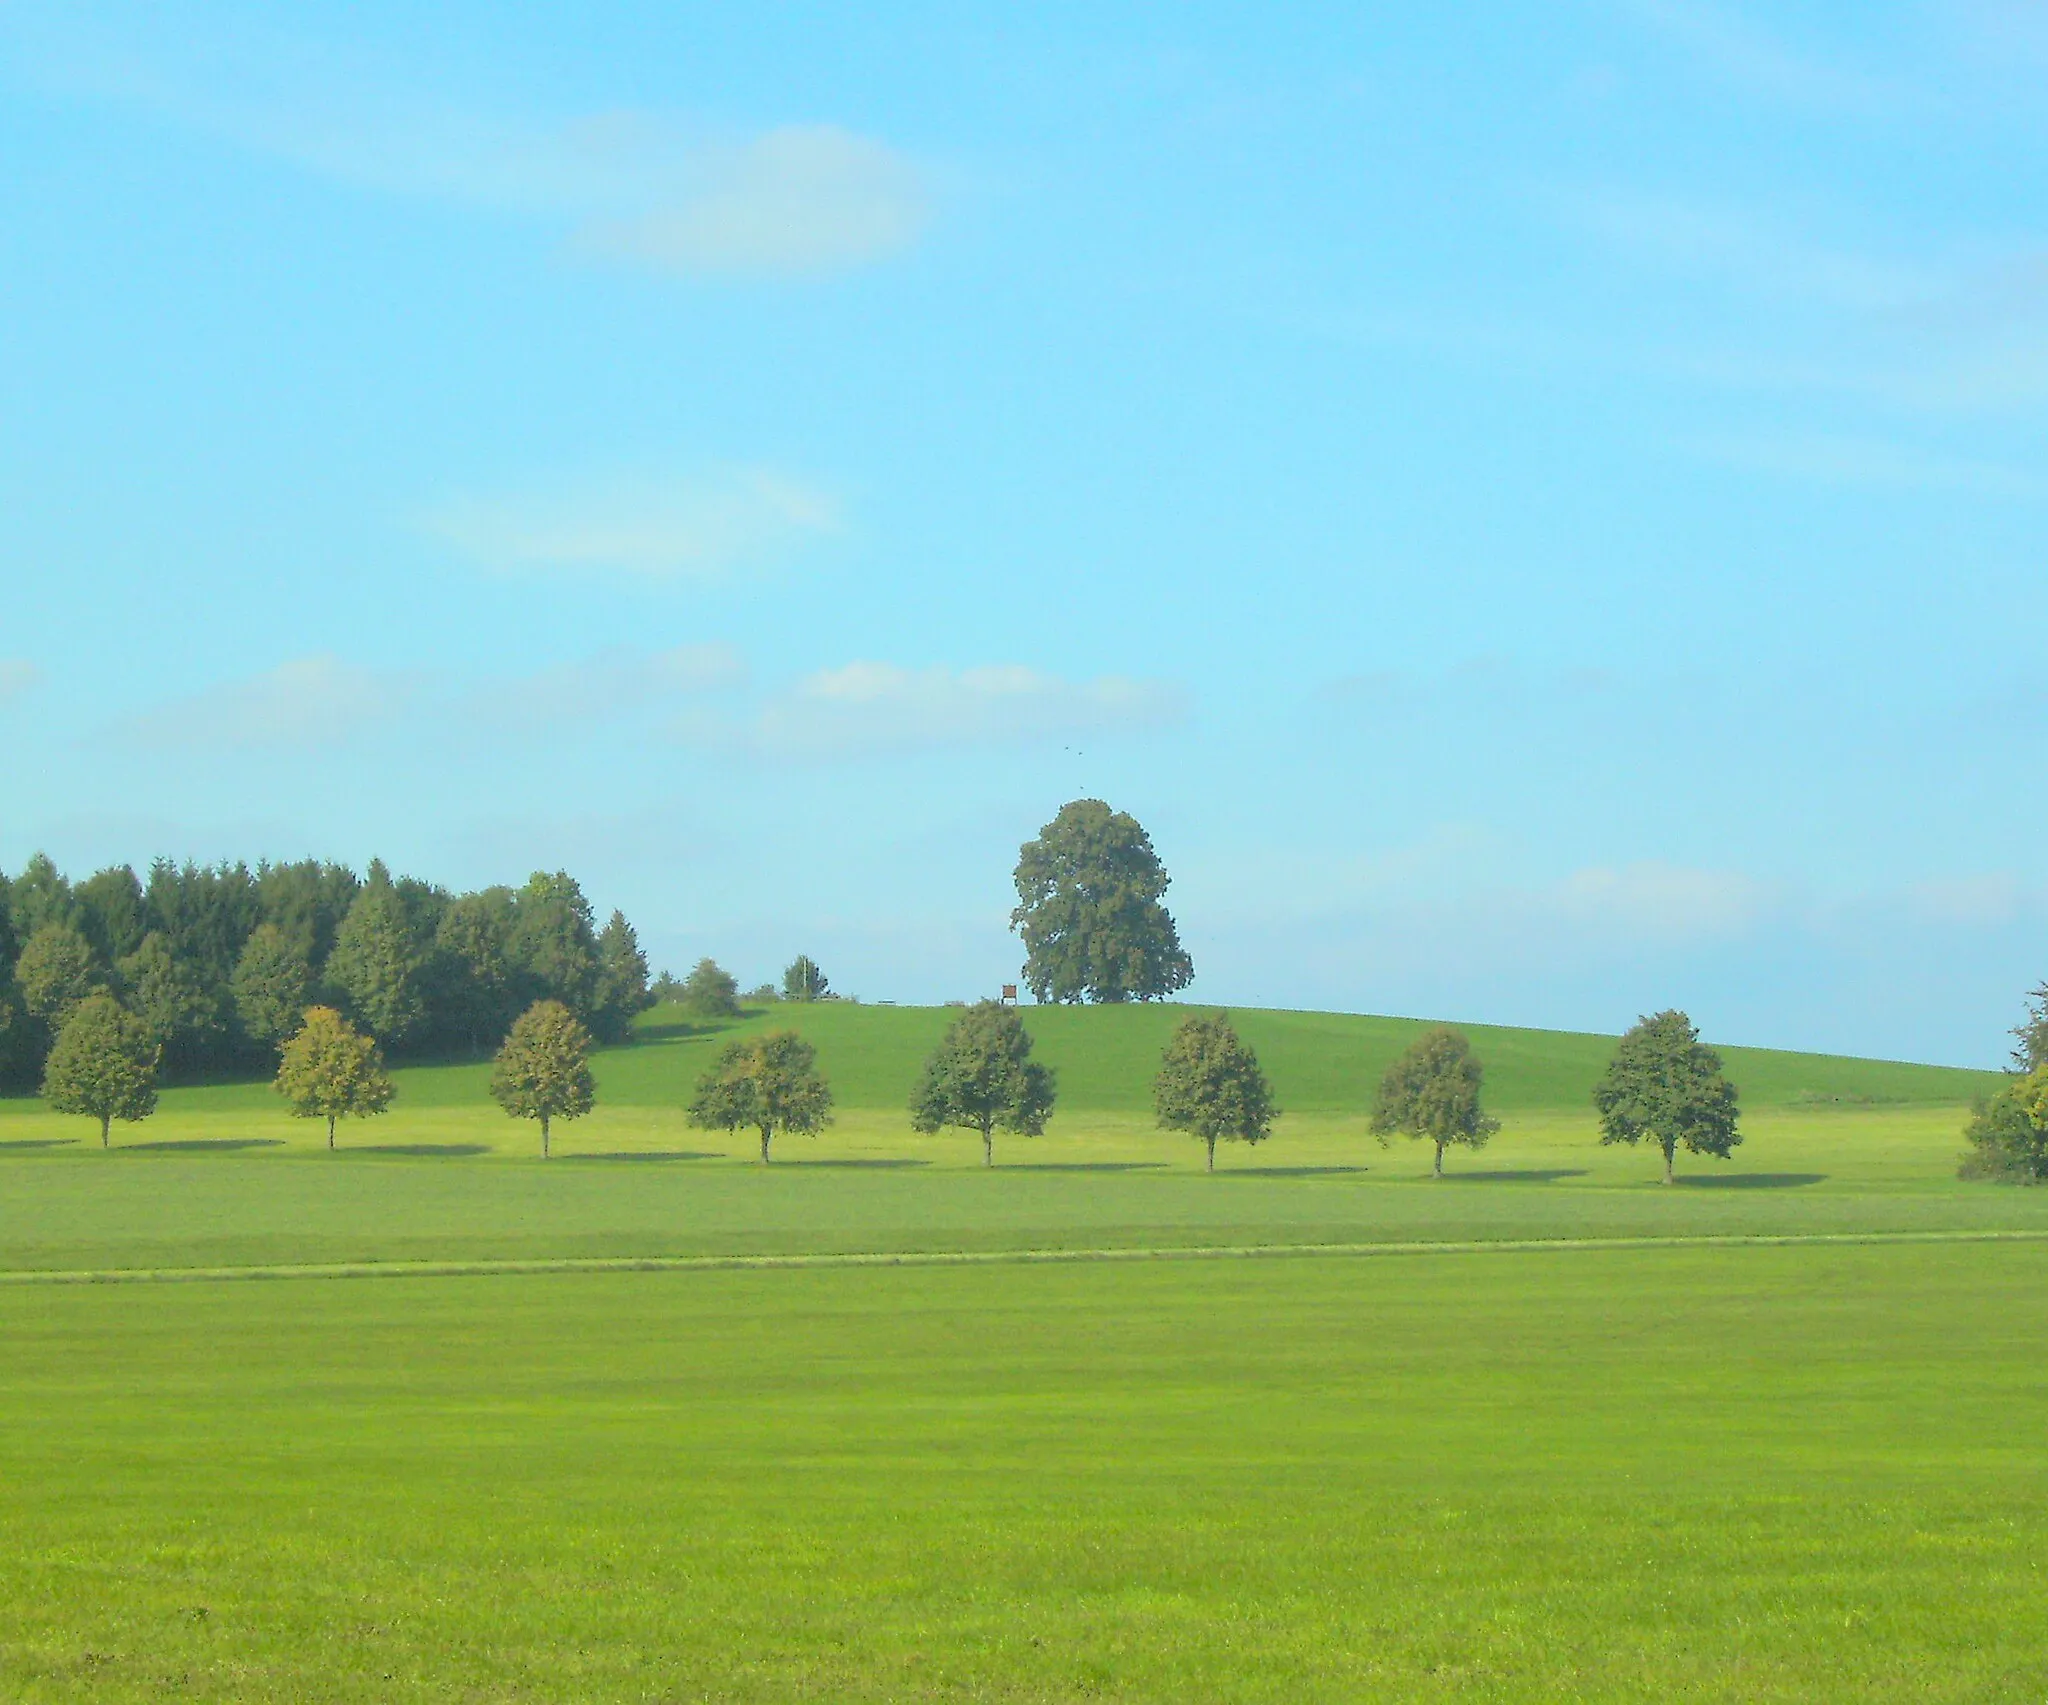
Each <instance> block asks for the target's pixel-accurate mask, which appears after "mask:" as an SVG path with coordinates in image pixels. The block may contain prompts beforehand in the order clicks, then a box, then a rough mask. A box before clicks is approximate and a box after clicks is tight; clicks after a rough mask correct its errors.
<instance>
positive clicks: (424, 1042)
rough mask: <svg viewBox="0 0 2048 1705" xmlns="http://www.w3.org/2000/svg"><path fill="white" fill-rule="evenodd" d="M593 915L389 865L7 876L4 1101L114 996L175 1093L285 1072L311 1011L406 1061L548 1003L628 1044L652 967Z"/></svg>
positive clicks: (484, 1038)
mask: <svg viewBox="0 0 2048 1705" xmlns="http://www.w3.org/2000/svg"><path fill="white" fill-rule="evenodd" d="M590 917H591V912H590V906H589V903H588V902H587V901H586V900H585V899H584V897H583V893H582V890H581V889H580V888H579V887H578V886H577V884H576V881H575V879H574V878H573V877H571V876H569V875H567V874H566V873H564V872H561V871H556V872H554V873H552V874H549V873H546V872H541V873H537V874H536V875H535V876H534V877H532V878H531V879H529V880H528V881H527V882H526V883H525V884H524V885H523V886H521V887H519V888H517V889H514V888H511V887H505V886H496V887H490V888H485V889H482V890H480V891H479V892H476V893H473V894H451V893H449V892H448V891H447V890H445V889H442V888H438V887H436V886H434V885H433V884H431V883H428V882H422V881H418V880H416V879H414V878H412V877H406V876H393V875H392V873H391V872H390V871H389V870H388V869H387V868H386V867H385V866H384V865H383V864H382V863H381V862H377V861H372V863H371V865H370V868H369V871H368V874H367V876H366V877H358V876H357V875H356V874H355V873H354V872H353V871H351V870H349V869H348V868H347V867H346V866H343V865H338V864H328V863H322V862H320V861H318V860H313V859H307V860H303V861H300V862H298V863H295V864H264V865H259V866H257V867H256V868H255V869H253V870H252V869H250V868H249V867H248V866H246V865H242V864H221V865H212V866H199V865H192V864H176V863H173V862H171V861H170V860H167V859H159V860H157V861H156V862H155V863H154V864H152V865H151V866H150V867H149V870H148V873H147V879H146V880H144V879H142V878H138V877H137V876H136V874H135V872H134V870H133V869H131V868H130V867H128V866H127V865H116V866H113V867H111V868H109V869H106V870H101V871H99V872H97V873H96V874H94V875H92V876H90V877H88V878H86V879H85V880H83V881H80V882H77V883H73V882H71V881H70V880H69V879H68V878H66V877H65V875H64V874H63V872H62V871H60V870H59V869H58V868H57V867H56V865H55V864H53V863H52V862H51V861H50V860H49V859H48V858H46V857H44V856H43V855H41V854H37V855H36V856H35V857H34V858H32V859H31V860H30V861H29V863H28V865H27V867H26V868H25V869H24V870H23V871H22V872H21V873H20V875H18V876H16V877H13V878H11V879H6V878H0V1087H14V1086H19V1087H23V1088H26V1087H29V1086H31V1085H33V1084H34V1083H35V1082H36V1081H37V1080H38V1078H39V1077H40V1074H41V1068H42V1062H43V1057H44V1055H45V1054H46V1053H47V1052H48V1050H49V1047H50V1044H51V1038H52V1037H53V1035H54V1033H55V1026H56V1022H57V1021H58V1020H59V1019H60V1018H61V1016H62V1014H63V1013H64V1012H65V1011H66V1010H68V1008H69V1007H70V1006H71V1005H74V1004H75V1003H76V1002H77V1001H78V1000H80V999H82V998H83V997H84V995H86V994H87V993H90V992H91V991H92V990H94V989H100V988H105V989H108V990H110V991H111V992H113V993H114V994H115V995H116V996H117V997H118V998H119V999H121V1000H122V1001H123V1003H124V1004H125V1005H127V1006H128V1007H130V1008H131V1009H132V1010H134V1011H135V1012H136V1013H137V1014H138V1015H139V1016H140V1017H142V1018H143V1020H144V1022H145V1023H147V1024H149V1025H150V1026H151V1028H152V1030H153V1031H154V1032H155V1033H156V1034H157V1035H158V1036H160V1037H161V1039H162V1041H163V1057H162V1060H161V1068H162V1070H163V1072H164V1073H165V1075H167V1076H173V1075H178V1074H187V1075H198V1074H200V1073H212V1072H220V1071H225V1070H236V1069H242V1068H249V1067H264V1068H274V1067H275V1063H276V1057H277V1056H276V1049H277V1047H278V1044H279V1043H280V1042H282V1041H283V1040H284V1038H285V1037H286V1036H288V1035H289V1034H290V1033H291V1032H292V1030H294V1029H295V1028H296V1027H297V1025H298V1022H299V1018H300V1015H301V1014H302V1013H303V1012H304V1011H305V1009H306V1008H307V1006H308V1005H310V1004H319V1005H323V1006H331V1007H335V1008H337V1009H338V1010H341V1011H343V1012H345V1013H347V1014H348V1015H349V1016H350V1018H351V1021H352V1022H353V1023H354V1024H356V1025H357V1027H358V1028H361V1029H365V1030H368V1031H369V1032H371V1033H372V1034H373V1035H375V1036H376V1037H377V1038H378V1041H379V1044H380V1046H382V1047H383V1049H384V1050H385V1052H386V1053H387V1055H391V1056H404V1055H408V1054H410V1055H414V1056H418V1055H435V1054H445V1053H447V1052H449V1051H450V1050H452V1049H456V1048H464V1049H468V1050H469V1051H471V1052H474V1053H482V1052H486V1051H487V1050H488V1049H490V1048H494V1047H496V1046H497V1044H498V1042H499V1041H500V1040H501V1039H502V1038H503V1036H504V1034H505V1032H506V1029H507V1028H508V1027H509V1026H510V1025H511V1023H512V1021H513V1019H515V1018H516V1017H517V1016H518V1015H519V1014H520V1013H521V1012H523V1011H524V1010H525V1009H526V1008H527V1007H528V1006H530V1005H531V1004H532V1003H533V1002H534V1001H536V1000H544V999H551V1000H560V1001H562V1002H563V1003H564V1004H565V1005H567V1006H568V1007H569V1008H570V1010H571V1011H572V1012H574V1013H575V1014H576V1016H577V1017H578V1018H580V1019H582V1020H583V1021H584V1022H585V1023H586V1024H588V1025H595V1026H597V1027H598V1028H599V1029H600V1030H602V1031H603V1032H604V1033H605V1034H606V1035H607V1036H608V1037H615V1038H622V1037H623V1035H624V1034H625V1031H626V1029H627V1027H628V1026H629V1025H630V1023H631V1019H632V1015H633V1014H634V1013H635V1012H637V1011H639V1010H640V1006H641V1005H642V1004H644V1002H645V999H646V962H645V960H644V959H643V958H641V957H640V953H639V944H638V942H637V941H636V940H635V939H634V937H633V931H632V927H631V925H630V924H628V923H627V922H626V920H625V919H624V918H623V917H622V916H620V915H618V914H616V913H615V914H613V917H612V920H611V922H610V923H608V924H607V925H606V926H605V930H604V931H603V933H602V934H601V935H600V934H598V933H596V932H593V930H592V929H591V925H590ZM38 938H40V939H38ZM31 942H35V943H36V945H35V948H34V951H33V952H29V951H27V950H28V948H29V945H30V943H31Z"/></svg>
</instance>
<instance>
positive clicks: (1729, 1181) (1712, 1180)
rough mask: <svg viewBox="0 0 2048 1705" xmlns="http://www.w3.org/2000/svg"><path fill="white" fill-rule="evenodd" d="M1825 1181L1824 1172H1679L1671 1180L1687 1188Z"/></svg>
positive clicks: (1799, 1185) (1788, 1186) (1780, 1186)
mask: <svg viewBox="0 0 2048 1705" xmlns="http://www.w3.org/2000/svg"><path fill="white" fill-rule="evenodd" d="M1827 1181H1828V1175H1827V1174H1826V1173H1825V1172H1730V1173H1727V1174H1725V1175H1724V1176H1722V1177H1719V1178H1716V1177H1714V1176H1713V1175H1712V1174H1704V1175H1700V1176H1695V1177H1687V1176H1685V1175H1684V1174H1681V1175H1680V1176H1679V1177H1677V1178H1675V1179H1673V1180H1672V1182H1673V1183H1675V1184H1677V1185H1679V1186H1680V1187H1681V1188H1683V1189H1687V1190H1798V1189H1803V1188H1804V1187H1805V1186H1806V1185H1808V1184H1825V1183H1826V1182H1827Z"/></svg>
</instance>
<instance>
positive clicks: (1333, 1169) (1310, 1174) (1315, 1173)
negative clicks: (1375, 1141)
mask: <svg viewBox="0 0 2048 1705" xmlns="http://www.w3.org/2000/svg"><path fill="white" fill-rule="evenodd" d="M1371 1170H1372V1168H1371V1167H1369V1166H1230V1165H1223V1166H1219V1167H1217V1169H1216V1176H1217V1177H1218V1178H1343V1177H1348V1176H1351V1175H1354V1174H1359V1173H1365V1172H1370V1171H1371Z"/></svg>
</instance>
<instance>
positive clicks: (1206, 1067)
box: [1152, 1012, 1280, 1172]
mask: <svg viewBox="0 0 2048 1705" xmlns="http://www.w3.org/2000/svg"><path fill="white" fill-rule="evenodd" d="M1152 1099H1153V1105H1154V1106H1155V1108H1156V1109H1157V1110H1158V1114H1159V1123H1160V1124H1161V1126H1163V1127H1164V1128H1165V1129H1167V1130H1170V1131H1186V1132H1188V1133H1189V1134H1190V1135H1192V1136H1195V1137H1198V1138H1199V1139H1200V1140H1201V1141H1202V1142H1203V1143H1204V1144H1205V1145H1206V1146H1207V1148H1208V1151H1209V1170H1210V1171H1211V1172H1214V1171H1215V1170H1216V1144H1217V1141H1218V1140H1219V1139H1222V1140H1225V1141H1230V1142H1241V1143H1261V1142H1264V1141H1265V1140H1266V1138H1267V1137H1269V1136H1271V1135H1272V1132H1273V1121H1274V1120H1275V1119H1276V1118H1278V1117H1279V1114H1280V1110H1279V1108H1277V1107H1275V1106H1274V1105H1273V1095H1272V1091H1271V1089H1270V1088H1269V1087H1268V1086H1267V1083H1266V1074H1265V1073H1264V1072H1262V1071H1261V1070H1260V1069H1259V1059H1258V1056H1257V1055H1256V1054H1254V1053H1253V1052H1252V1051H1251V1049H1249V1048H1247V1047H1246V1046H1245V1045H1244V1043H1243V1042H1241V1041H1240V1040H1239V1039H1238V1034H1237V1030H1236V1028H1235V1027H1234V1026H1233V1025H1232V1024H1231V1022H1230V1019H1229V1017H1228V1015H1226V1014H1224V1013H1220V1012H1215V1013H1203V1014H1197V1015H1195V1016H1194V1017H1191V1018H1187V1019H1184V1020H1182V1022H1181V1024H1180V1027H1179V1028H1178V1029H1176V1030H1175V1031H1174V1033H1173V1039H1172V1040H1171V1041H1170V1042H1168V1043H1167V1045H1166V1053H1165V1055H1164V1057H1163V1058H1162V1059H1161V1061H1160V1064H1159V1077H1158V1080H1157V1081H1156V1082H1155V1083H1154V1084H1153V1086H1152Z"/></svg>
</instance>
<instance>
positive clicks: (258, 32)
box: [0, 7, 934, 277]
mask: <svg viewBox="0 0 2048 1705" xmlns="http://www.w3.org/2000/svg"><path fill="white" fill-rule="evenodd" d="M12 21H13V23H14V36H15V39H14V41H13V43H12V44H11V45H12V46H13V47H14V50H15V51H14V55H13V57H15V58H16V59H17V61H18V62H19V63H20V65H21V67H22V69H24V70H26V71H27V72H29V74H30V75H32V76H34V77H35V78H36V79H37V80H38V81H39V82H41V83H43V84H44V85H46V86H49V87H52V88H55V89H58V90H60V91H62V92H64V93H66V94H70V95H73V96H83V97H85V98H88V99H97V100H103V101H117V102H121V103H124V104H130V105H135V106H139V107H143V108H146V109H148V110H149V111H152V112H154V113H157V114H159V115H161V116H163V117H165V118H168V119H170V120H171V121H172V122H174V123H178V124H182V125H185V126H187V127H189V128H191V129H194V130H198V131H201V132H204V133H205V134H207V135H210V136H214V137H217V138H219V139H221V140H224V141H226V142H228V143H230V144H232V145H234V146H237V147H240V148H244V149H247V150H249V151H251V152H254V153H259V154H263V155H267V156H269V157H270V158H273V159H278V160H283V161H286V162H288V163H290V164H291V165H293V166H296V167H298V168H299V169H300V170H302V171H306V172H310V173H313V174H315V175H317V176H320V177H323V178H327V179H329V180H331V181H333V182H336V183H341V184H345V185H348V186H351V187H354V188H359V189H367V190H371V191H374V192H377V193H380V194H388V195H401V196H408V197H414V198H418V199H424V200H438V201H445V202H452V203H457V204H461V205H465V206H469V207H474V208H479V209H482V210H485V211H487V212H492V213H498V214H504V215H509V216H511V217H514V218H521V219H531V220H535V221H538V222H543V223H545V224H548V225H551V226H553V227H554V228H555V230H556V233H557V235H558V236H559V237H560V238H561V239H562V240H563V241H564V242H565V245H566V248H567V250H568V252H570V253H572V254H579V255H583V256H587V257H593V258H602V259H605V260H608V261H617V262H625V263H629V264H636V265H644V266H647V267H650V268H653V269H655V270H657V271H660V272H664V273H668V274H671V275H680V276H711V277H732V276H747V275H756V276H758V275H794V276H814V275H818V274H822V273H828V272H833V271H838V270H843V269H845V268H849V267H858V266H863V265H867V264H870V263H872V262H875V261H879V260H883V259H885V258H887V257H888V256H890V255H893V254H896V253H898V252H900V251H901V250H903V249H905V248H908V247H909V246H910V245H912V244H913V243H915V242H916V241H917V239H918V237H919V236H920V235H921V234H922V232H923V231H924V229H925V227H926V225H927V224H928V223H929V221H930V219H931V216H932V212H933V205H934V194H933V188H932V183H931V178H930V174H929V173H928V172H927V170H926V169H925V168H924V167H923V166H922V165H921V164H920V163H918V162H917V161H915V160H913V159H912V158H911V157H910V156H908V155H906V154H904V153H902V152H901V151H899V150H897V149H895V148H892V147H890V146H889V145H888V144H887V143H885V142H882V141H880V140H877V139H875V138H872V137H866V136H861V135H857V134H855V133H854V132H852V131H849V130H846V129H843V128H841V127H839V126H836V125H831V124H790V125H781V126H776V127H772V128H769V129H766V130H762V131H758V132H755V133H752V134H745V133H735V132H732V131H729V130H723V129H718V128H714V127H711V126H708V125H705V124H702V123H693V122H690V121H688V120H684V119H679V118H677V117H674V116H672V115H669V114H664V113H655V112H646V111H639V110H634V109H614V110H608V111H599V112H594V113H588V114H585V115H582V116H580V117H576V118H573V119H569V120H567V121H562V122H546V121H538V120H535V119H530V118H520V117H505V116H501V115H497V114H492V113H489V112H484V111H478V110H463V109H460V108H455V107H450V106H448V105H446V104H443V103H440V102H437V101H435V100H432V99H424V98H420V97H417V96H412V95H409V94H408V93H407V87H406V86H407V83H408V81H409V77H408V73H407V70H406V68H404V67H395V66H391V65H379V64H375V63H369V62H367V61H365V60H364V58H363V57H362V56H361V55H357V56H355V57H354V62H353V63H351V59H350V56H349V55H348V54H346V53H345V52H343V51H338V50H336V49H335V48H334V46H333V45H332V44H328V43H314V42H312V41H309V40H307V39H305V38H303V37H301V36H298V35H295V34H293V33H291V30H290V27H289V26H284V25H278V24H274V23H270V22H268V21H266V20H262V19H255V18H252V19H250V20H245V21H244V23H243V25H242V27H240V28H239V29H237V30H236V31H235V32H233V33H232V34H226V33H221V32H207V31H206V30H204V29H203V28H200V27H197V25H196V24H195V21H194V20H191V19H189V18H184V19H178V20H175V21H172V20H167V19H163V18H159V17H156V16H152V15H151V14H150V13H149V12H147V11H144V12H142V13H140V14H138V15H136V16H132V17H130V18H127V19H124V20H120V21H118V22H116V21H112V20H109V19H107V18H105V17H99V18H94V17H89V16H85V15H82V11H81V9H79V8H71V7H44V8H33V9H31V8H22V9H21V10H20V13H19V15H18V16H17V17H16V18H15V19H14V20H12ZM7 45H9V44H8V43H7V42H6V41H5V39H4V37H0V48H5V47H6V46H7Z"/></svg>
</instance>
